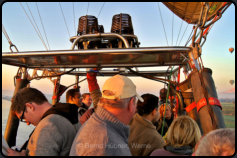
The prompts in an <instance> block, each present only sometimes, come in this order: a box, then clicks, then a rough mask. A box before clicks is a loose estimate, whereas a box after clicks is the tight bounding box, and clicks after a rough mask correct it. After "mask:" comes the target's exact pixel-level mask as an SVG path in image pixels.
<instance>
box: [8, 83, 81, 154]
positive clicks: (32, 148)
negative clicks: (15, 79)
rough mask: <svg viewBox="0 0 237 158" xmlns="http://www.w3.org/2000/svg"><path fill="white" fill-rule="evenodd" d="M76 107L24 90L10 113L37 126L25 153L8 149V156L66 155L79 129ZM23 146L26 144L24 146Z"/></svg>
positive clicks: (14, 101) (13, 100)
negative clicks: (49, 100) (52, 102)
mask: <svg viewBox="0 0 237 158" xmlns="http://www.w3.org/2000/svg"><path fill="white" fill-rule="evenodd" d="M77 110H78V106H76V105H74V104H72V105H69V104H67V103H56V104H55V105H52V104H50V103H49V102H48V100H47V99H46V97H45V96H44V94H43V93H42V92H40V91H39V90H37V89H35V88H27V87H25V88H23V89H21V90H19V91H18V93H17V94H16V95H14V97H13V98H12V105H11V111H12V112H14V113H15V114H16V116H17V117H18V118H19V119H20V121H22V122H25V123H27V125H30V124H32V125H34V126H36V127H35V129H34V131H33V133H32V134H31V136H30V138H29V141H28V143H26V144H27V145H26V150H21V151H20V152H18V151H14V150H12V149H11V148H9V149H7V152H8V153H7V155H8V156H68V155H69V151H70V149H71V145H72V143H73V140H74V137H75V136H76V133H77V131H78V130H79V125H78V113H77ZM24 146H25V145H24Z"/></svg>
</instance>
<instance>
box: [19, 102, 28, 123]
mask: <svg viewBox="0 0 237 158" xmlns="http://www.w3.org/2000/svg"><path fill="white" fill-rule="evenodd" d="M25 110H26V106H25V108H24V110H23V113H22V115H21V119H20V121H21V122H25V123H27V122H26V121H25V120H24V119H23V118H24V113H25Z"/></svg>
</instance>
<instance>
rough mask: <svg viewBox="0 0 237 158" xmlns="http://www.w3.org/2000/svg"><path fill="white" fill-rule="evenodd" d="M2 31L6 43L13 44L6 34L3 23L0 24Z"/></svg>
mask: <svg viewBox="0 0 237 158" xmlns="http://www.w3.org/2000/svg"><path fill="white" fill-rule="evenodd" d="M2 32H3V34H4V35H5V37H6V39H7V41H8V43H9V44H10V46H12V45H13V44H12V42H11V40H10V38H9V36H8V34H7V31H6V30H5V28H4V26H3V24H2Z"/></svg>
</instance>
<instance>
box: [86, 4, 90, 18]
mask: <svg viewBox="0 0 237 158" xmlns="http://www.w3.org/2000/svg"><path fill="white" fill-rule="evenodd" d="M89 4H90V2H88V6H87V11H86V15H87V13H88V9H89Z"/></svg>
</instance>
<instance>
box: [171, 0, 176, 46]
mask: <svg viewBox="0 0 237 158" xmlns="http://www.w3.org/2000/svg"><path fill="white" fill-rule="evenodd" d="M174 8H175V2H174ZM173 28H174V9H173V18H172V43H171V46H173Z"/></svg>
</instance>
